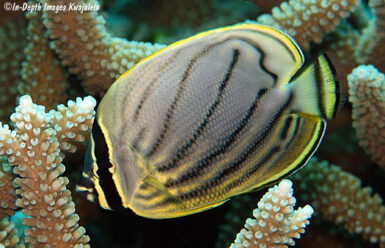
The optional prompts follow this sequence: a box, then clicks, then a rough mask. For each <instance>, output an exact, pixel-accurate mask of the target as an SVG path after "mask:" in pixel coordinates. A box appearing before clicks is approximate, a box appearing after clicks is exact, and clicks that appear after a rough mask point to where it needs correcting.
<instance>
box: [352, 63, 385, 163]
mask: <svg viewBox="0 0 385 248" xmlns="http://www.w3.org/2000/svg"><path fill="white" fill-rule="evenodd" d="M348 83H349V101H350V102H351V103H352V105H353V111H352V119H353V126H354V128H355V129H356V130H357V136H358V138H359V143H360V145H361V147H363V148H364V149H365V150H366V151H367V152H368V153H369V154H370V155H371V157H372V159H373V160H374V161H376V162H377V163H378V164H379V165H380V166H383V167H384V168H385V75H384V74H382V73H380V72H379V71H378V70H377V69H376V68H375V67H374V66H371V65H369V66H365V65H361V66H358V67H357V68H355V69H354V70H353V71H352V73H351V74H349V76H348Z"/></svg>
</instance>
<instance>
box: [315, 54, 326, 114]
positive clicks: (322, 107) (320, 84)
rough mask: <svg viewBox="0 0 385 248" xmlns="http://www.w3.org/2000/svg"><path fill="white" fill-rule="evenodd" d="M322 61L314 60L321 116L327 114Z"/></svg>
mask: <svg viewBox="0 0 385 248" xmlns="http://www.w3.org/2000/svg"><path fill="white" fill-rule="evenodd" d="M320 66H321V65H320V63H319V61H318V60H316V61H314V74H315V80H316V86H317V93H318V94H317V98H318V106H319V109H320V112H321V116H326V110H325V102H324V90H325V89H323V80H324V79H323V76H322V72H321V68H320Z"/></svg>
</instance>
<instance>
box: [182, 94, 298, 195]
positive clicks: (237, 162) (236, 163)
mask: <svg viewBox="0 0 385 248" xmlns="http://www.w3.org/2000/svg"><path fill="white" fill-rule="evenodd" d="M292 102H293V94H292V93H291V94H290V96H289V98H288V100H287V101H286V103H285V104H284V105H283V106H282V107H281V108H280V109H279V110H278V112H277V113H276V114H275V115H274V117H273V118H272V120H271V122H270V124H269V126H268V127H267V128H265V129H264V131H263V132H262V133H261V134H257V135H256V136H255V137H256V138H255V139H253V140H254V142H253V143H252V144H251V145H250V146H249V147H248V149H246V151H244V152H243V153H242V154H241V155H240V156H238V157H237V158H236V159H234V160H233V162H232V163H230V164H229V165H228V166H226V167H225V168H224V169H222V171H220V172H218V173H217V174H216V175H215V176H214V177H212V178H211V179H209V180H208V181H207V182H206V183H204V184H203V185H202V186H201V187H200V188H197V189H194V190H192V191H190V192H186V193H184V194H182V195H177V196H176V198H178V199H181V200H185V199H190V198H191V197H196V196H199V195H200V194H201V193H202V192H204V191H205V190H207V188H212V187H215V186H218V185H220V184H221V183H222V182H223V181H224V179H225V178H226V177H229V176H231V175H232V174H233V173H234V172H235V171H237V170H239V168H240V167H241V165H242V164H243V163H244V162H245V161H247V159H249V158H250V157H252V156H254V151H255V149H256V148H257V147H258V146H259V145H260V144H261V142H262V141H263V140H264V139H265V138H267V134H268V132H270V131H271V130H272V129H273V128H274V126H275V125H276V124H277V122H278V120H279V118H280V117H281V116H282V114H283V113H284V111H285V110H286V109H287V108H288V107H289V106H290V104H291V103H292ZM278 151H279V147H278V146H275V147H273V148H272V149H271V150H270V152H269V153H268V155H266V156H265V157H264V158H263V159H262V160H261V162H259V163H258V164H257V165H256V166H255V167H256V168H259V167H260V166H262V165H263V163H264V162H263V161H264V160H266V161H267V160H268V159H270V157H271V156H272V155H274V154H275V153H276V152H278ZM255 167H254V168H255Z"/></svg>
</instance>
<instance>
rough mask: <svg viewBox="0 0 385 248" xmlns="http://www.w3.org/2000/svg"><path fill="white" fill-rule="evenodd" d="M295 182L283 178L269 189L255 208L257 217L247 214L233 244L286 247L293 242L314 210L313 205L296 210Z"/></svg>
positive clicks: (241, 247)
mask: <svg viewBox="0 0 385 248" xmlns="http://www.w3.org/2000/svg"><path fill="white" fill-rule="evenodd" d="M295 202H296V200H295V198H294V197H293V189H292V182H291V181H290V180H287V179H284V180H282V181H281V182H280V183H279V184H278V185H276V186H274V188H270V189H269V191H268V192H267V193H266V194H265V195H264V196H263V197H262V199H261V200H260V201H259V202H258V208H256V209H254V211H253V215H254V217H255V219H251V218H248V219H247V220H246V224H245V228H243V229H242V230H241V231H240V232H239V233H238V234H237V238H236V239H235V241H234V243H233V244H232V245H231V248H246V247H248V248H251V247H255V248H257V247H258V248H260V247H270V248H285V247H287V246H288V245H291V246H292V245H294V244H295V242H294V240H293V239H294V238H297V239H298V238H300V236H301V235H300V234H301V233H304V232H305V227H306V225H308V224H309V221H308V219H309V218H310V217H311V216H312V214H313V208H312V207H311V206H309V205H306V206H305V207H304V208H299V209H297V210H295V211H294V210H293V208H294V205H295Z"/></svg>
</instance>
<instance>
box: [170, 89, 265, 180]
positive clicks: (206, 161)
mask: <svg viewBox="0 0 385 248" xmlns="http://www.w3.org/2000/svg"><path fill="white" fill-rule="evenodd" d="M266 92H267V89H266V88H263V89H260V90H259V91H258V93H257V95H256V97H255V98H254V101H253V103H252V104H251V106H250V108H249V109H248V110H247V112H246V115H245V116H244V117H243V118H242V119H241V120H240V121H239V123H238V125H237V126H236V128H235V129H234V130H233V132H231V134H230V135H229V136H228V137H227V138H226V139H225V142H224V143H223V145H221V146H220V147H218V149H215V151H214V152H213V153H211V154H209V155H208V156H206V157H205V158H203V159H201V160H199V161H198V162H197V163H196V165H194V166H193V168H191V169H190V170H188V171H187V172H186V173H184V174H183V175H182V176H180V177H179V178H177V179H175V180H170V181H169V182H167V183H166V184H165V186H166V187H171V186H172V187H174V186H177V185H179V184H182V183H184V182H186V181H188V180H191V179H193V178H195V177H197V176H199V175H200V174H201V171H202V170H203V169H206V170H207V169H209V168H210V165H211V162H213V161H214V160H215V158H216V157H218V156H219V155H220V154H223V153H226V152H227V151H228V150H229V148H230V147H231V145H232V144H234V142H235V141H236V140H237V138H238V137H239V135H240V134H241V133H242V131H243V130H244V128H245V127H246V125H247V124H248V123H249V121H250V119H251V117H252V116H253V114H254V112H255V110H256V109H257V107H258V102H259V100H260V98H261V97H262V96H263V95H264V94H265V93H266Z"/></svg>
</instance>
